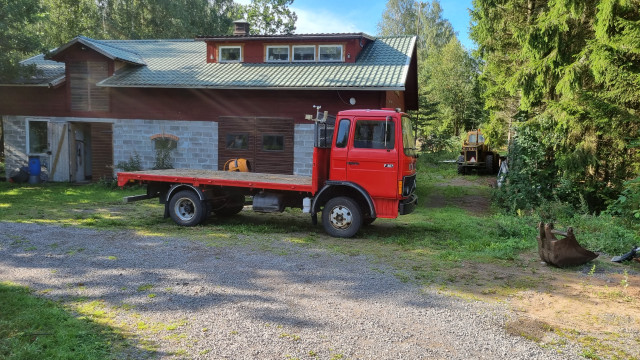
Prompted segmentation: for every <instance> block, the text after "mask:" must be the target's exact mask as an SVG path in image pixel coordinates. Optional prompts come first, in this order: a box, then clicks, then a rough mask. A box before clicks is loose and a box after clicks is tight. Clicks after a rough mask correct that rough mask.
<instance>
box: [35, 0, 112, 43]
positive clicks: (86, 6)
mask: <svg viewBox="0 0 640 360" xmlns="http://www.w3.org/2000/svg"><path fill="white" fill-rule="evenodd" d="M41 4H42V6H43V7H44V11H45V13H44V17H42V19H41V21H40V23H39V25H38V27H39V29H40V32H41V34H42V38H41V41H42V42H43V43H44V46H45V47H46V48H47V49H54V48H56V47H58V46H60V45H63V44H66V43H67V42H69V41H70V40H71V39H73V38H75V37H76V36H78V35H84V36H88V37H96V36H98V35H99V29H100V27H99V14H98V6H97V4H96V2H95V1H94V0H41Z"/></svg>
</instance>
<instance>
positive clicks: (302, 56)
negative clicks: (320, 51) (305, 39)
mask: <svg viewBox="0 0 640 360" xmlns="http://www.w3.org/2000/svg"><path fill="white" fill-rule="evenodd" d="M293 61H316V47H315V46H313V45H304V46H294V47H293Z"/></svg>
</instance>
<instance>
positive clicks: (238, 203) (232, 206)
mask: <svg viewBox="0 0 640 360" xmlns="http://www.w3.org/2000/svg"><path fill="white" fill-rule="evenodd" d="M243 208H244V195H242V194H230V195H229V197H228V199H227V202H226V204H225V205H223V206H222V207H220V208H218V209H215V210H214V211H213V212H214V213H215V214H216V216H222V217H225V216H233V215H235V214H237V213H239V212H240V211H242V209H243Z"/></svg>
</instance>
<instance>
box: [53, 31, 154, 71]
mask: <svg viewBox="0 0 640 360" xmlns="http://www.w3.org/2000/svg"><path fill="white" fill-rule="evenodd" d="M77 43H80V44H82V45H84V46H87V47H89V48H90V49H91V50H93V51H95V52H97V53H99V54H100V55H102V56H104V57H106V58H108V59H111V60H118V61H122V62H125V63H128V64H132V65H140V66H146V65H147V64H146V63H145V62H144V60H141V61H131V60H127V59H123V58H120V57H118V56H114V55H112V54H110V53H108V52H106V51H104V50H103V49H101V48H99V47H97V46H95V45H94V44H93V43H92V42H91V41H89V40H88V39H87V38H84V37H82V36H78V37H76V38H75V39H73V40H71V41H69V42H68V43H66V44H64V45H62V46H61V47H59V48H57V49H55V50H54V51H52V52H50V53H48V54H46V55H45V57H44V58H45V59H47V60H54V61H57V60H55V57H56V56H57V55H59V54H60V53H62V52H64V51H65V50H67V49H68V48H70V47H71V46H73V45H75V44H77Z"/></svg>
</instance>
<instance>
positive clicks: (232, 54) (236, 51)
mask: <svg viewBox="0 0 640 360" xmlns="http://www.w3.org/2000/svg"><path fill="white" fill-rule="evenodd" d="M218 59H219V60H220V62H240V61H242V47H240V46H220V55H219V56H218Z"/></svg>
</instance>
